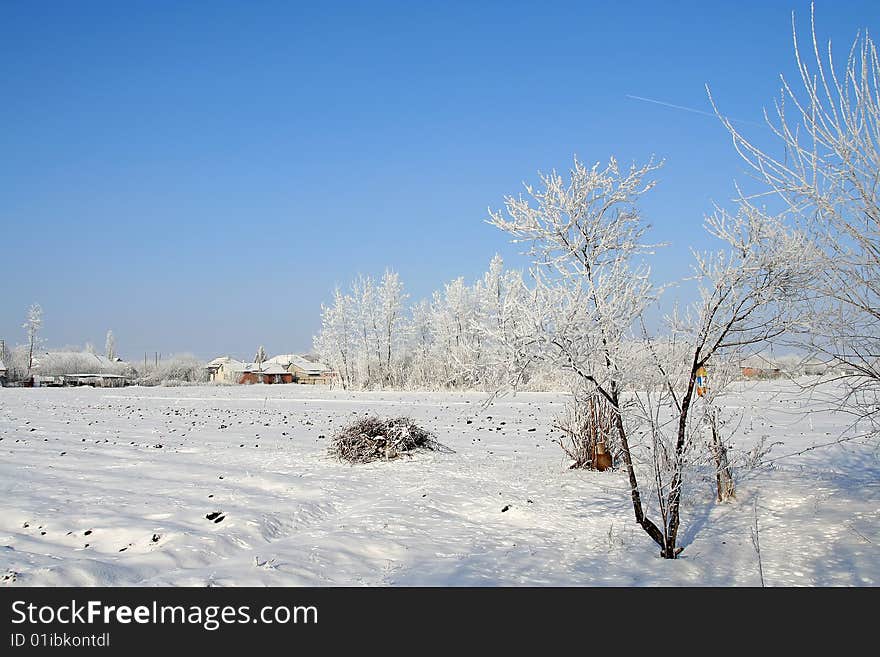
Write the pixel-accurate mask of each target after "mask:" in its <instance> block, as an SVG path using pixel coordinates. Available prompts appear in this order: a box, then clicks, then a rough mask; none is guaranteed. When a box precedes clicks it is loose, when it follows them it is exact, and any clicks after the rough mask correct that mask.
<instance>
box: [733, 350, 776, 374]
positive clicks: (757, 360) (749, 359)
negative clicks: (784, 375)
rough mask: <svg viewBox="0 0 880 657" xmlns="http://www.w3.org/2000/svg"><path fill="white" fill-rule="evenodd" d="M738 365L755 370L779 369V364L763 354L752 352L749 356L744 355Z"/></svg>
mask: <svg viewBox="0 0 880 657" xmlns="http://www.w3.org/2000/svg"><path fill="white" fill-rule="evenodd" d="M739 366H740V367H751V368H754V369H756V370H775V369H779V364H778V363H776V362H775V361H774V360H773V359H771V358H770V357H769V356H766V355H764V354H752V355H751V356H746V357H745V358H743V359H742V360H741V361H740V362H739Z"/></svg>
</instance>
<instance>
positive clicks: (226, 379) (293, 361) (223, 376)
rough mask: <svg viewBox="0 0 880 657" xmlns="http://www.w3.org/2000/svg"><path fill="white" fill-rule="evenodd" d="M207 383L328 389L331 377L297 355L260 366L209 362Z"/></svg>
mask: <svg viewBox="0 0 880 657" xmlns="http://www.w3.org/2000/svg"><path fill="white" fill-rule="evenodd" d="M206 369H207V370H208V381H211V382H213V383H230V384H254V383H267V384H277V383H305V384H311V385H316V384H317V385H322V384H323V385H327V384H329V383H330V382H331V381H332V380H333V376H334V373H333V371H332V370H330V368H328V367H327V366H326V365H324V364H322V363H315V362H312V361H310V360H307V359H305V358H303V357H302V356H299V355H297V354H283V355H281V356H274V357H273V358H269V359H268V360H266V361H265V362H263V363H245V362H242V361H239V360H236V359H234V358H232V357H230V356H220V357H219V358H215V359H214V360H212V361H210V362H209V363H208V364H207V366H206Z"/></svg>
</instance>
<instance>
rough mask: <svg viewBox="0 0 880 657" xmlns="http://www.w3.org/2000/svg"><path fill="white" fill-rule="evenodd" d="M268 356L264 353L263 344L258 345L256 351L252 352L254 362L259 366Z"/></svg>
mask: <svg viewBox="0 0 880 657" xmlns="http://www.w3.org/2000/svg"><path fill="white" fill-rule="evenodd" d="M268 358H269V357H268V356H267V355H266V350H265V349H264V348H263V345H260V347H259V348H258V349H257V353H256V354H254V363H255V364H256V365H257V367H259V366H260V365H262V364H263V363H265V362H266V360H267V359H268Z"/></svg>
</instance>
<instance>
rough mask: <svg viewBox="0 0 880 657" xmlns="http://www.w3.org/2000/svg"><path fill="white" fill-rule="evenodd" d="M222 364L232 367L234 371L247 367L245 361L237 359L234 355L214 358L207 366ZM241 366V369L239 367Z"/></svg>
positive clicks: (241, 370) (240, 370)
mask: <svg viewBox="0 0 880 657" xmlns="http://www.w3.org/2000/svg"><path fill="white" fill-rule="evenodd" d="M221 365H223V366H226V367H229V368H231V369H232V370H233V371H234V372H243V371H244V367H245V363H243V362H242V361H240V360H236V359H235V358H233V357H232V356H218V357H217V358H215V359H214V360H212V361H209V362H208V364H207V365H206V366H205V367H207V368H212V367H220V366H221ZM239 367H240V368H241V369H238V368H239Z"/></svg>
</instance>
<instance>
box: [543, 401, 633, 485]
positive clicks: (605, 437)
mask: <svg viewBox="0 0 880 657" xmlns="http://www.w3.org/2000/svg"><path fill="white" fill-rule="evenodd" d="M614 421H615V416H614V409H613V408H612V407H611V404H609V403H608V402H607V401H606V400H605V399H604V398H602V397H590V398H589V399H586V400H578V399H576V400H574V401H573V402H571V403H570V404H567V405H566V409H565V412H564V413H563V414H562V415H560V416H559V417H558V418H557V419H556V422H555V423H554V425H553V426H554V427H556V428H557V429H560V430H561V431H562V432H563V438H562V439H557V440H554V441H553V442H555V443H556V444H557V445H559V446H560V447H561V448H562V449H563V451H564V452H565V453H566V455H567V456H568V458H570V459H571V465H570V466H569V468H570V469H572V470H577V469H584V470H597V469H605V464H604V463H602V459H601V453H609V454H611V455H612V458H613V455H614V452H616V451H617V450H616V444H615V443H616V441H615V434H614Z"/></svg>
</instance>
